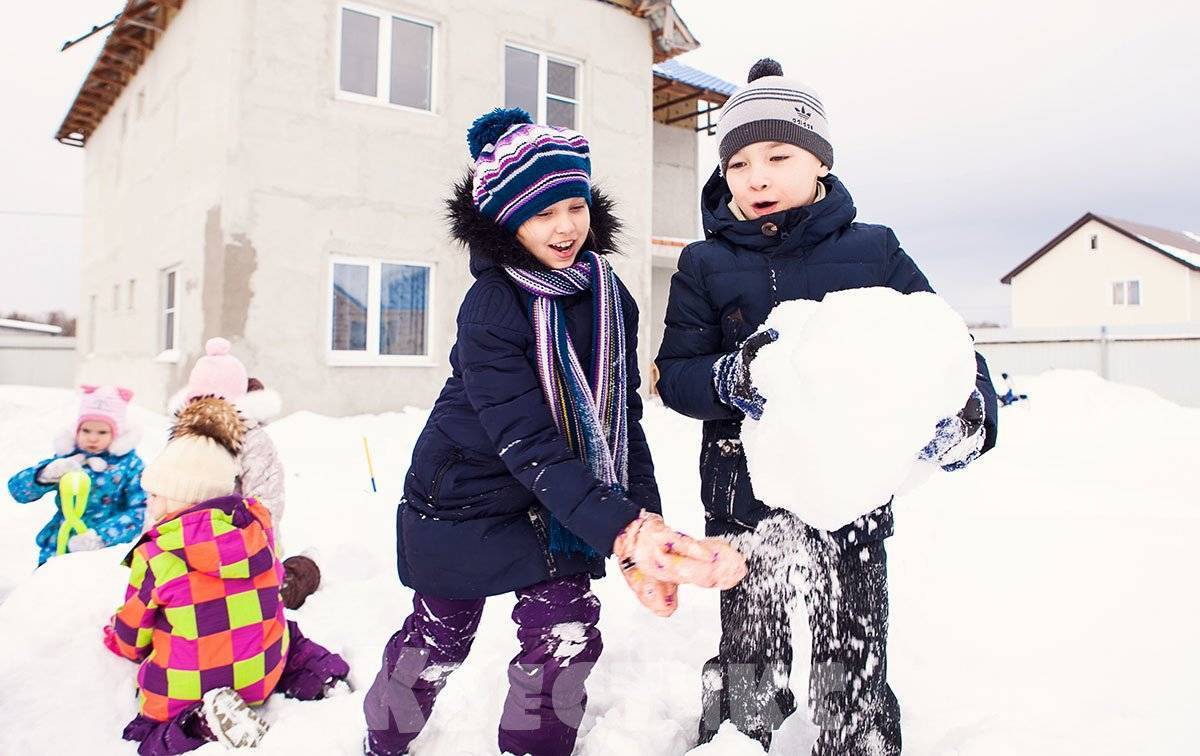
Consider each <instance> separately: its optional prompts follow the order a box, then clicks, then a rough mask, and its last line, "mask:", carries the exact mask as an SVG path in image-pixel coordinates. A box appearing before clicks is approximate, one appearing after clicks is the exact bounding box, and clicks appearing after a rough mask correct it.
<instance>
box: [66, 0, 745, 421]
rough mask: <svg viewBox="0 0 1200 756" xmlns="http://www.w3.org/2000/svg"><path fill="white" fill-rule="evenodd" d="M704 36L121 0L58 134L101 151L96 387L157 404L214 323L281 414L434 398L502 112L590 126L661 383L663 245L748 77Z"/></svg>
mask: <svg viewBox="0 0 1200 756" xmlns="http://www.w3.org/2000/svg"><path fill="white" fill-rule="evenodd" d="M697 44H698V43H697V42H696V40H695V39H694V38H693V37H692V35H691V33H690V32H689V31H688V29H687V26H686V25H685V24H684V22H683V21H682V20H681V19H680V18H679V16H678V15H677V14H676V12H675V10H674V8H673V7H672V5H671V3H670V2H669V1H665V0H621V1H618V0H613V1H610V2H605V1H603V0H500V1H499V2H490V3H461V2H443V1H442V0H363V1H362V2H358V1H357V0H355V1H353V2H351V1H350V0H347V1H345V2H342V1H340V0H242V1H239V2H197V1H195V0H192V1H191V2H188V1H187V0H156V1H155V2H149V1H146V0H128V2H127V3H126V6H125V10H124V11H123V13H122V15H121V16H120V18H119V19H118V20H117V21H116V23H115V24H114V26H113V28H112V31H111V32H110V36H109V37H108V39H107V40H106V42H105V45H104V49H103V51H102V52H101V53H100V56H99V57H98V59H97V61H96V63H95V64H94V66H93V68H92V70H91V72H90V73H89V75H88V77H87V80H86V81H85V82H84V84H83V86H82V88H81V90H80V92H79V93H78V95H77V96H76V99H75V101H74V103H73V104H72V106H71V109H70V111H69V113H68V115H67V117H66V119H65V121H64V123H63V125H62V127H61V128H60V130H59V132H58V134H57V137H58V139H59V140H60V141H61V142H63V143H64V144H69V145H74V146H80V147H84V148H85V150H86V160H85V179H84V182H85V186H84V234H83V236H84V242H83V251H82V259H81V266H82V270H81V289H82V303H81V305H82V306H81V308H80V317H79V326H78V333H79V343H80V347H79V352H80V359H79V364H80V369H79V370H80V375H79V376H78V377H79V379H80V380H86V381H89V382H97V383H98V382H108V381H120V382H121V383H123V384H124V385H128V386H130V387H131V388H133V389H134V390H135V391H137V392H138V394H139V395H140V397H141V399H142V400H143V401H144V402H145V403H146V404H147V405H149V406H155V405H161V404H163V403H164V402H165V400H166V398H167V397H168V396H169V395H170V394H171V393H172V392H173V391H174V390H176V388H178V387H179V386H180V385H181V384H182V382H183V381H184V380H185V379H186V376H187V374H188V371H189V370H190V368H191V365H192V364H193V362H194V361H195V359H196V357H198V356H199V352H200V350H201V348H202V344H203V343H204V341H205V340H206V339H207V338H209V337H212V336H217V335H222V336H226V337H228V338H230V339H231V340H232V341H233V343H234V353H235V354H236V355H238V356H239V357H240V358H242V359H243V360H244V361H245V362H246V363H247V366H248V368H249V370H250V372H251V374H252V375H255V376H258V377H260V378H262V380H263V381H264V382H265V383H266V384H267V385H269V386H271V387H273V388H276V389H278V390H279V391H280V392H281V393H282V395H283V397H284V401H285V405H286V408H287V409H289V410H291V409H299V408H305V409H311V410H315V411H319V412H324V413H329V414H337V415H341V414H351V413H358V412H368V411H379V410H383V409H388V408H396V407H400V406H403V405H405V404H411V405H418V406H428V405H429V404H431V403H432V401H433V399H434V397H435V396H436V394H437V391H438V390H439V389H440V387H441V385H442V383H443V381H444V380H445V377H446V375H447V374H448V352H449V349H450V346H451V344H452V343H453V340H454V316H455V313H456V310H457V307H458V303H459V301H460V300H461V297H462V294H463V292H464V291H465V290H466V288H467V287H468V286H469V285H470V280H471V279H470V274H469V272H468V270H467V265H466V258H465V255H464V254H463V253H462V251H461V250H459V249H458V248H457V247H455V246H453V245H451V243H450V242H449V240H448V239H447V237H446V234H445V229H444V223H443V221H442V218H441V214H442V201H443V199H444V198H445V197H446V196H447V195H448V194H449V191H450V187H451V184H452V182H453V181H454V180H455V179H456V178H458V177H459V176H461V175H462V172H463V171H464V170H465V168H466V167H467V163H468V157H467V148H466V141H465V134H466V129H467V127H468V126H469V125H470V123H471V121H472V119H473V118H474V117H475V116H477V115H479V114H480V113H482V112H484V111H486V110H488V109H490V108H493V107H496V106H503V105H507V106H514V105H519V106H522V107H525V108H526V109H527V110H529V111H530V112H531V113H532V114H533V115H534V117H535V118H536V119H537V120H539V121H541V122H546V123H550V124H553V125H563V126H569V127H573V128H575V129H577V130H579V131H581V132H583V133H584V134H586V135H587V136H588V138H589V139H590V141H591V144H592V150H593V165H594V176H595V179H596V180H597V181H598V182H600V183H601V184H602V185H603V186H604V187H605V188H606V189H607V190H608V191H609V192H610V193H611V194H612V195H613V196H614V197H615V198H616V200H617V202H618V212H619V213H620V215H621V217H622V218H623V219H624V221H625V222H626V250H627V254H626V255H625V256H624V257H622V258H621V259H620V260H618V261H616V266H617V268H618V271H619V273H620V275H621V276H622V278H623V279H624V281H625V282H626V283H627V284H628V286H629V287H630V289H631V290H632V291H633V292H634V294H635V296H636V297H637V298H638V302H639V307H640V309H641V311H642V336H641V338H640V340H639V341H640V344H641V349H640V357H641V361H642V364H643V368H644V370H645V372H647V373H649V367H650V364H651V362H652V360H653V356H654V351H655V349H656V348H657V343H656V342H655V341H653V339H652V334H653V333H654V332H655V331H654V328H653V326H652V324H653V323H655V322H657V321H661V319H662V309H663V307H664V303H663V302H662V301H655V298H654V297H653V296H652V293H651V292H652V288H654V287H653V286H652V284H653V283H654V280H655V279H656V277H658V278H661V274H656V273H655V268H654V262H653V259H654V256H653V255H652V254H651V247H652V242H651V239H652V237H658V236H667V237H677V236H690V235H692V234H694V233H695V231H696V229H697V226H698V224H697V220H696V213H697V210H696V205H697V197H696V175H697V167H696V144H697V134H698V132H700V131H708V130H710V129H711V128H712V125H713V123H714V122H715V118H714V117H713V114H712V111H713V110H716V109H717V108H719V107H720V105H721V104H723V103H724V101H725V99H726V98H727V96H728V95H729V94H730V93H731V92H732V89H733V87H732V85H729V84H727V83H725V82H721V81H720V80H718V79H715V78H713V77H710V76H706V75H705V74H703V73H701V72H699V71H696V70H694V69H690V68H688V67H687V66H683V65H680V64H679V63H678V62H677V61H674V60H672V58H673V57H674V56H676V55H678V54H680V53H682V52H686V51H688V50H691V49H694V48H695V47H696V46H697ZM660 264H665V263H661V262H660Z"/></svg>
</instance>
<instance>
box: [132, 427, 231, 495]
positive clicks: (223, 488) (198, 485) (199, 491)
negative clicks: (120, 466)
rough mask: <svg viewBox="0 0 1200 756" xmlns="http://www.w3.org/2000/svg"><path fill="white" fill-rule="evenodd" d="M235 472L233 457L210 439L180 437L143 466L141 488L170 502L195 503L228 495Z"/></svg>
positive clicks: (203, 437)
mask: <svg viewBox="0 0 1200 756" xmlns="http://www.w3.org/2000/svg"><path fill="white" fill-rule="evenodd" d="M237 473H238V468H237V462H236V460H235V459H234V457H233V455H232V454H230V453H229V452H228V451H226V450H225V448H224V447H223V446H221V445H220V444H219V443H217V442H216V441H214V440H213V439H211V438H209V437H207V436H180V437H179V438H176V439H173V440H172V441H171V442H170V443H168V444H167V447H166V448H165V449H163V451H162V454H159V455H158V457H156V458H155V460H154V461H153V462H151V463H150V464H148V465H146V469H145V470H144V471H143V472H142V488H143V489H145V490H146V492H147V493H152V494H158V495H159V496H162V497H164V498H166V499H170V500H172V501H178V502H184V503H187V504H195V503H196V502H201V501H207V500H208V499H215V498H217V497H219V496H228V495H230V494H232V493H233V491H234V480H235V479H236V478H237Z"/></svg>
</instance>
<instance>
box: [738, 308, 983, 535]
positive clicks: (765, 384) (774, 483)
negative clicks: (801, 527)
mask: <svg viewBox="0 0 1200 756" xmlns="http://www.w3.org/2000/svg"><path fill="white" fill-rule="evenodd" d="M766 327H769V328H774V329H775V330H776V331H778V332H779V341H777V342H775V343H774V344H768V345H767V346H765V347H763V348H762V351H760V352H759V354H758V358H757V359H756V360H755V361H754V362H753V363H752V365H751V374H752V377H753V381H754V385H755V386H756V387H757V388H758V390H759V391H760V392H761V393H762V395H763V396H765V397H766V398H767V404H766V409H765V411H764V412H763V417H762V420H761V421H759V422H755V421H753V420H749V421H747V422H746V424H745V427H744V430H743V442H744V443H745V447H746V458H747V461H748V464H749V470H750V478H751V479H752V480H753V483H754V493H755V495H756V496H758V498H759V499H761V500H762V501H764V502H765V503H767V504H768V505H770V506H774V507H781V508H784V509H788V510H791V511H792V512H794V513H795V514H796V515H797V516H799V517H800V519H802V520H804V521H805V522H807V523H808V524H810V525H812V526H814V527H818V528H822V529H825V530H836V529H838V528H840V527H842V526H843V525H845V524H847V523H849V522H852V521H853V520H855V519H857V518H858V517H860V516H862V515H864V514H866V513H867V512H870V511H871V510H873V509H875V508H876V507H878V506H879V505H880V504H883V503H884V502H886V501H887V500H888V499H889V498H890V497H891V496H892V494H893V493H895V492H896V491H897V490H899V489H900V488H901V486H902V484H903V483H904V482H905V480H906V479H907V478H908V476H909V475H910V473H911V472H912V471H913V467H914V464H915V458H916V455H917V453H918V452H919V451H920V450H921V448H922V447H924V446H925V444H927V443H928V442H929V440H930V439H931V438H932V437H933V431H934V427H935V426H936V425H937V422H938V420H941V419H942V418H945V417H949V416H951V415H954V414H956V413H957V412H958V411H959V410H960V409H961V408H962V406H963V404H965V403H966V401H967V397H969V396H970V395H971V390H972V388H973V387H974V385H975V356H974V347H973V346H972V342H971V336H970V334H969V333H968V332H967V327H966V325H965V324H964V323H963V320H962V318H961V317H959V315H958V314H957V313H955V312H954V310H953V309H951V308H950V306H949V305H948V304H946V302H945V301H944V300H943V299H942V298H941V297H938V296H936V295H934V294H925V293H919V294H908V295H905V294H900V293H899V292H896V291H893V290H892V289H884V288H871V289H852V290H849V291H841V292H836V293H833V294H830V295H829V296H827V297H826V298H825V299H824V301H822V302H810V301H807V300H797V301H792V302H784V303H782V304H780V305H779V306H777V307H776V308H775V309H774V310H773V311H772V312H771V315H770V317H769V318H768V319H767V322H766Z"/></svg>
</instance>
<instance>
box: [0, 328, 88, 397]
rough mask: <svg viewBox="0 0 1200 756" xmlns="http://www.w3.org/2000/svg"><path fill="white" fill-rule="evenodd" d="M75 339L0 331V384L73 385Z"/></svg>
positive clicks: (75, 363)
mask: <svg viewBox="0 0 1200 756" xmlns="http://www.w3.org/2000/svg"><path fill="white" fill-rule="evenodd" d="M77 365H78V362H77V358H76V354H75V339H74V338H72V337H63V336H24V335H9V334H0V384H22V385H26V386H58V387H69V386H74V385H75V368H76V366H77Z"/></svg>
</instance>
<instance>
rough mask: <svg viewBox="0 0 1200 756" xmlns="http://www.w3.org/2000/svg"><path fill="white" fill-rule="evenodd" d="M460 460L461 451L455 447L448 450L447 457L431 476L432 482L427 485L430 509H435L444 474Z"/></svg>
mask: <svg viewBox="0 0 1200 756" xmlns="http://www.w3.org/2000/svg"><path fill="white" fill-rule="evenodd" d="M462 460H463V453H462V450H461V449H459V448H457V447H455V448H453V449H451V450H450V454H449V456H447V457H446V459H445V460H444V461H443V462H442V464H440V465H438V468H437V471H436V472H434V474H433V481H432V482H431V483H430V484H429V505H430V506H431V507H436V506H437V504H438V498H439V497H440V496H441V493H442V484H443V483H444V482H445V479H446V473H448V472H449V471H450V468H451V467H453V466H454V465H456V464H458V463H459V462H461V461H462Z"/></svg>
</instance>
